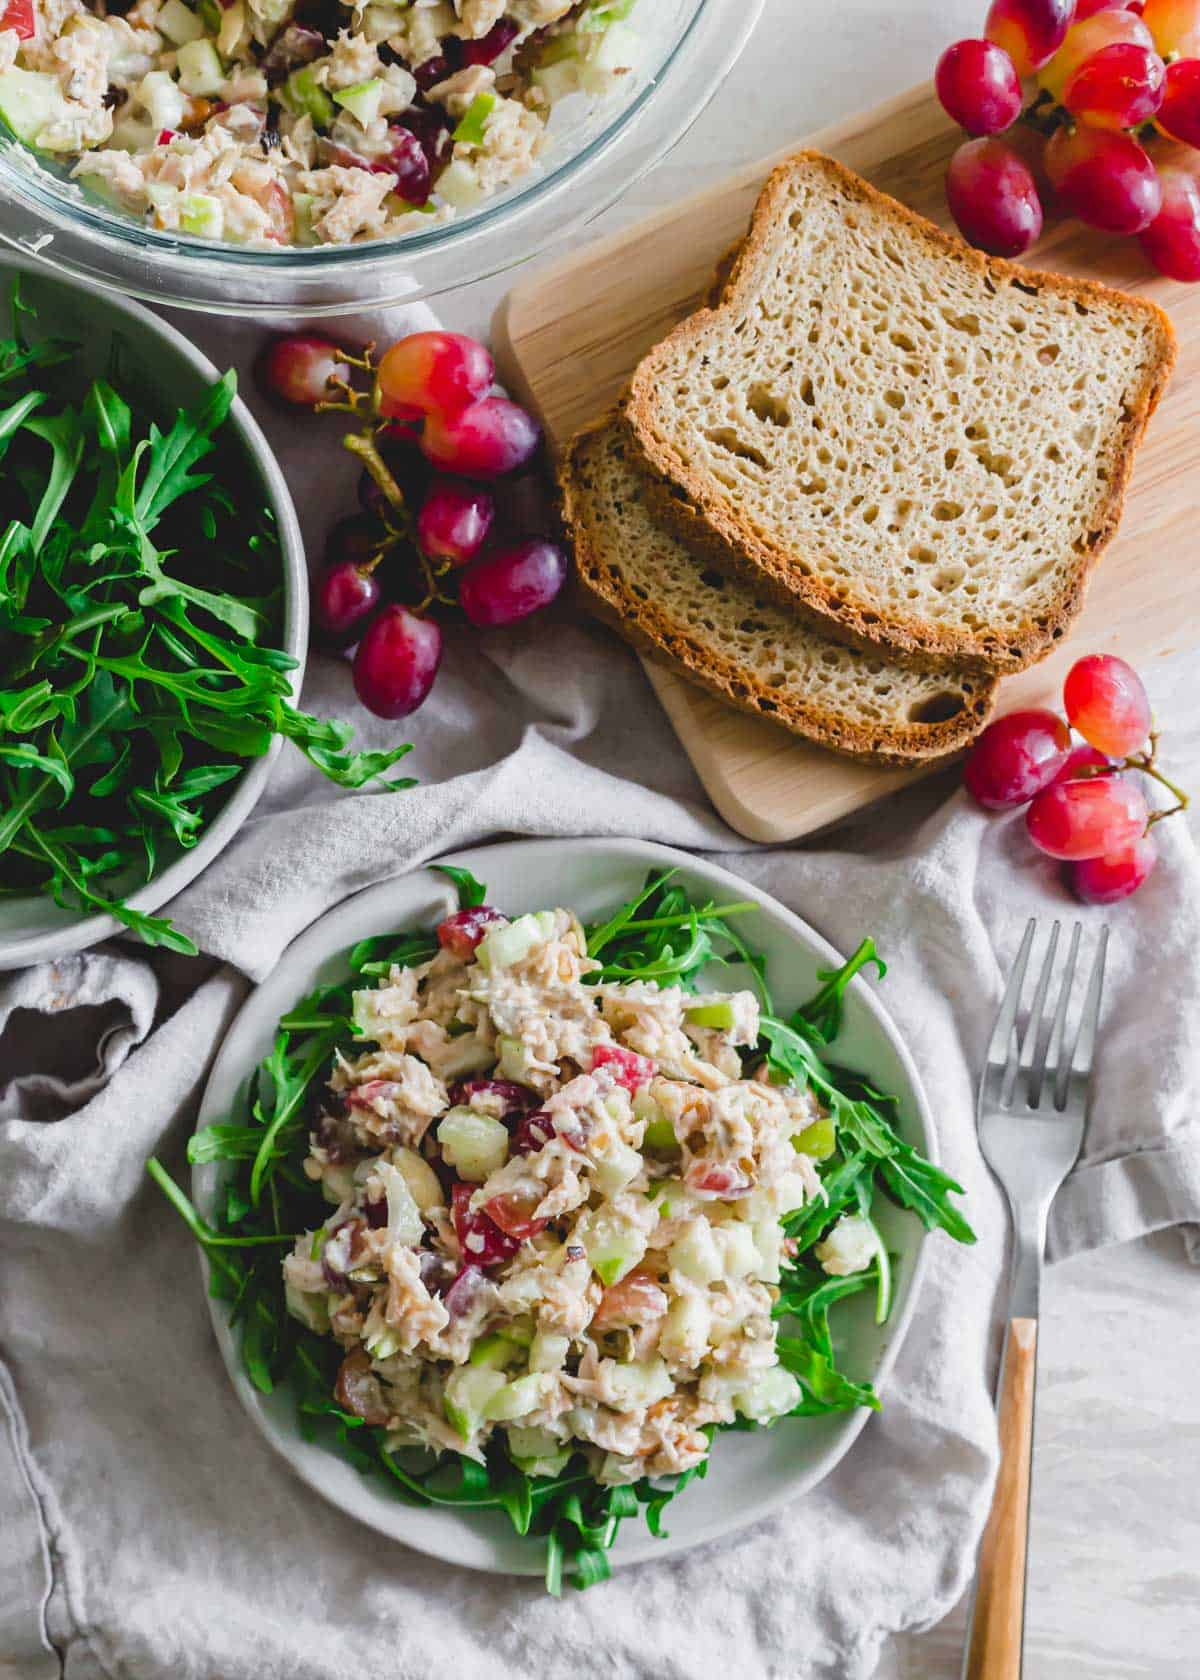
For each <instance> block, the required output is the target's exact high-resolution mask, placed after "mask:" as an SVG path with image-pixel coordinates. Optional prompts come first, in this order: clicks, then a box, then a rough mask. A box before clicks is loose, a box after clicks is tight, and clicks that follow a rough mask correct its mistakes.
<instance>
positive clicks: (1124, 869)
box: [1068, 834, 1158, 904]
mask: <svg viewBox="0 0 1200 1680" xmlns="http://www.w3.org/2000/svg"><path fill="white" fill-rule="evenodd" d="M1157 862H1158V847H1157V846H1156V845H1155V844H1154V841H1153V840H1152V839H1151V837H1150V835H1148V834H1142V835H1140V836H1139V837H1138V838H1137V839H1136V840H1134V841H1131V842H1130V844H1129V845H1128V846H1125V847H1122V849H1121V850H1120V851H1119V852H1109V853H1108V854H1107V855H1106V856H1104V857H1097V858H1080V860H1079V862H1078V863H1073V864H1071V865H1070V869H1069V871H1068V880H1069V881H1070V883H1071V889H1072V891H1073V892H1074V894H1075V896H1076V897H1077V898H1081V899H1082V900H1083V902H1084V903H1085V904H1115V903H1116V902H1117V900H1118V899H1120V898H1128V897H1129V895H1130V893H1134V892H1136V891H1137V890H1138V888H1139V887H1140V886H1141V884H1142V882H1143V881H1144V880H1145V879H1146V877H1147V876H1148V875H1149V874H1150V871H1151V870H1152V869H1153V868H1154V865H1155V864H1156V863H1157Z"/></svg>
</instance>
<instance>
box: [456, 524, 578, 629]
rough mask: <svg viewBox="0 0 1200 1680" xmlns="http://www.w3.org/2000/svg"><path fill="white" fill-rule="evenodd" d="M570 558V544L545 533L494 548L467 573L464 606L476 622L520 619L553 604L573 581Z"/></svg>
mask: <svg viewBox="0 0 1200 1680" xmlns="http://www.w3.org/2000/svg"><path fill="white" fill-rule="evenodd" d="M567 564H568V563H567V556H566V552H565V550H564V549H562V548H561V547H560V546H559V544H558V543H552V542H547V541H546V539H545V538H544V537H530V538H528V539H527V541H525V542H520V543H514V544H513V545H512V546H511V547H509V548H497V549H493V550H492V552H491V553H490V554H485V555H484V557H483V559H482V560H476V561H475V563H474V565H473V566H470V567H468V569H467V570H466V571H465V572H464V573H463V575H462V582H461V583H460V584H459V586H458V599H459V602H460V604H461V606H462V610H463V611H464V612H465V613H466V615H467V617H468V618H469V619H470V621H471V623H472V624H480V625H488V624H515V623H516V622H517V620H518V619H521V618H528V617H529V614H530V613H533V612H537V610H538V608H539V607H546V606H549V604H550V602H551V601H553V599H554V597H555V596H556V595H557V594H558V592H559V590H560V589H561V588H562V586H563V584H564V583H565V582H566V581H567Z"/></svg>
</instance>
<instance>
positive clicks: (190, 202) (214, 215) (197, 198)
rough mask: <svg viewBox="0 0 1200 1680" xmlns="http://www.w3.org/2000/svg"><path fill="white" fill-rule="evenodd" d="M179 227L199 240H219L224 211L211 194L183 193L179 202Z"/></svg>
mask: <svg viewBox="0 0 1200 1680" xmlns="http://www.w3.org/2000/svg"><path fill="white" fill-rule="evenodd" d="M179 226H180V229H181V230H182V231H183V232H184V233H194V234H195V235H196V236H197V238H199V239H220V237H221V235H222V233H223V232H224V230H225V211H224V208H223V207H222V204H221V201H220V199H219V198H214V197H213V196H212V194H211V193H185V194H184V196H183V197H182V198H181V199H180V201H179Z"/></svg>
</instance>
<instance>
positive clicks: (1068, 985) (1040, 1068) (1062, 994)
mask: <svg viewBox="0 0 1200 1680" xmlns="http://www.w3.org/2000/svg"><path fill="white" fill-rule="evenodd" d="M1082 936H1083V923H1082V922H1076V923H1075V926H1074V927H1073V928H1072V929H1071V943H1070V946H1069V947H1068V949H1067V966H1066V969H1065V972H1064V973H1063V977H1062V986H1061V987H1060V989H1059V993H1058V1005H1057V1007H1056V1009H1055V1011H1054V1025H1053V1027H1052V1028H1051V1029H1050V1039H1049V1042H1048V1043H1047V1045H1046V1049H1045V1052H1044V1054H1043V1055H1042V1056H1040V1057H1039V1058H1038V1060H1037V1063H1036V1065H1035V1067H1034V1070H1033V1077H1034V1078H1035V1079H1036V1080H1037V1081H1038V1084H1039V1088H1040V1086H1041V1084H1042V1082H1043V1081H1044V1080H1045V1079H1047V1078H1049V1079H1051V1080H1053V1081H1054V1102H1055V1106H1056V1107H1057V1106H1058V1076H1059V1073H1060V1071H1061V1070H1062V1067H1063V1040H1064V1038H1065V1037H1066V1031H1067V1010H1068V1009H1069V1008H1070V1006H1071V990H1072V988H1073V986H1074V984H1075V964H1076V961H1077V960H1078V957H1079V941H1080V939H1081V938H1082ZM1067 1065H1068V1066H1069V1065H1070V1064H1069V1063H1068V1064H1067Z"/></svg>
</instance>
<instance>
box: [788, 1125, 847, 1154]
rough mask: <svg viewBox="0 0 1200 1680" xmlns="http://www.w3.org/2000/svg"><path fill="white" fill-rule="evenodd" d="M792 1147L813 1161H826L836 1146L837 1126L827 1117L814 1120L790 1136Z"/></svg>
mask: <svg viewBox="0 0 1200 1680" xmlns="http://www.w3.org/2000/svg"><path fill="white" fill-rule="evenodd" d="M792 1148H793V1149H796V1150H798V1151H799V1152H800V1154H801V1155H810V1156H811V1157H812V1159H813V1160H814V1161H827V1160H828V1159H829V1157H830V1156H831V1155H832V1154H833V1152H834V1150H835V1149H836V1148H837V1127H836V1126H835V1125H834V1123H833V1121H832V1120H830V1119H828V1118H826V1119H824V1120H814V1121H813V1123H812V1125H811V1126H805V1128H804V1130H803V1131H802V1132H797V1133H796V1135H795V1136H794V1137H793V1138H792Z"/></svg>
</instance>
